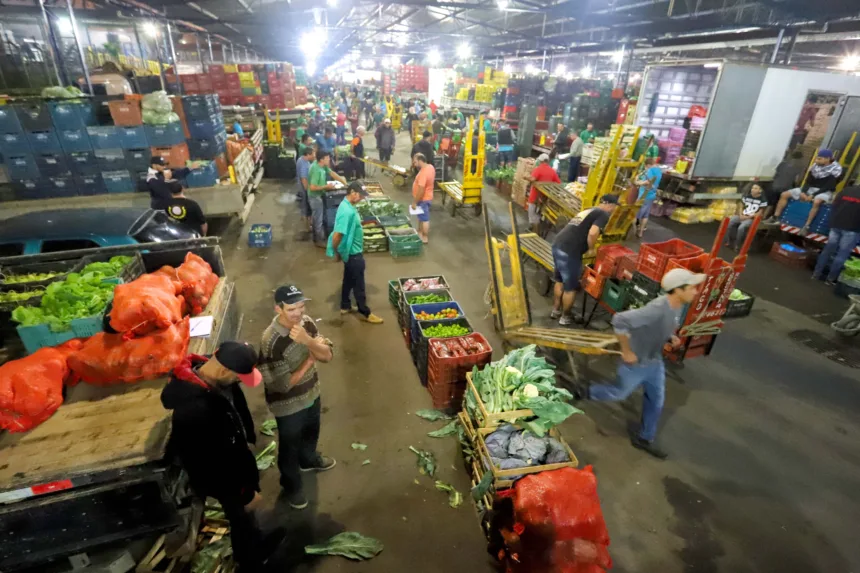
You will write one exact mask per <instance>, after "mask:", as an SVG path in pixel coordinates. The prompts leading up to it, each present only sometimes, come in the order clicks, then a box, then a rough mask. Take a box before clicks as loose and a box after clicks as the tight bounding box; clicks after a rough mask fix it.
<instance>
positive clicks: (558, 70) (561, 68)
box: [555, 64, 565, 76]
mask: <svg viewBox="0 0 860 573" xmlns="http://www.w3.org/2000/svg"><path fill="white" fill-rule="evenodd" d="M564 70H565V67H564V64H559V65H558V67H557V68H556V69H555V75H557V76H563V75H564Z"/></svg>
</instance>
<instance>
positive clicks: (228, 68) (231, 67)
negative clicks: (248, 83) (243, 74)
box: [224, 64, 253, 74]
mask: <svg viewBox="0 0 860 573" xmlns="http://www.w3.org/2000/svg"><path fill="white" fill-rule="evenodd" d="M224 71H225V72H227V73H228V74H235V73H236V72H238V71H239V66H237V65H236V64H224ZM252 73H253V72H252Z"/></svg>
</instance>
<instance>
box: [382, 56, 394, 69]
mask: <svg viewBox="0 0 860 573" xmlns="http://www.w3.org/2000/svg"><path fill="white" fill-rule="evenodd" d="M392 65H393V64H392V63H391V58H389V57H388V56H386V57H384V58H382V67H383V68H390V67H391V66H392Z"/></svg>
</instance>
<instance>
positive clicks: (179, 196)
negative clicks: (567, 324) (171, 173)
mask: <svg viewBox="0 0 860 573" xmlns="http://www.w3.org/2000/svg"><path fill="white" fill-rule="evenodd" d="M167 184H168V186H169V187H170V193H171V198H170V201H168V203H167V206H166V207H165V208H164V211H165V212H166V213H167V216H168V217H170V218H171V219H173V220H174V221H176V222H177V223H182V224H183V225H185V226H186V227H190V228H192V229H194V230H195V231H197V232H198V233H200V235H201V236H206V232H207V231H208V230H209V223H207V222H206V216H205V215H203V209H201V208H200V205H198V204H197V201H195V200H193V199H189V198H187V197H186V196H185V194H184V193H183V189H182V185H181V184H180V183H179V181H168V183H167Z"/></svg>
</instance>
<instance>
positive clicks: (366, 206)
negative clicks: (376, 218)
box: [355, 201, 373, 219]
mask: <svg viewBox="0 0 860 573" xmlns="http://www.w3.org/2000/svg"><path fill="white" fill-rule="evenodd" d="M355 210H356V211H358V214H359V215H360V216H361V218H362V219H365V218H368V217H373V208H372V207H371V206H370V203H368V202H367V201H359V202H358V203H357V204H356V205H355Z"/></svg>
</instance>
